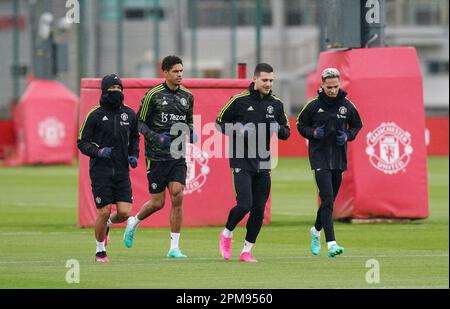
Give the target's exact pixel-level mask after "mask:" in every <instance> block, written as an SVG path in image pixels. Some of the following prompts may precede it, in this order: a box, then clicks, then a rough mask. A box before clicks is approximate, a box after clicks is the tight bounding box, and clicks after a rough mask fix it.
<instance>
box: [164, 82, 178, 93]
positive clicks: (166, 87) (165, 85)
mask: <svg viewBox="0 0 450 309" xmlns="http://www.w3.org/2000/svg"><path fill="white" fill-rule="evenodd" d="M163 86H164V88H165V89H166V90H167V91H169V92H173V93H176V92H177V91H178V90H180V86H178V87H177V89H175V90H172V89H170V88H169V86H167V84H166V82H164V83H163Z"/></svg>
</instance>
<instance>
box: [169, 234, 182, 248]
mask: <svg viewBox="0 0 450 309" xmlns="http://www.w3.org/2000/svg"><path fill="white" fill-rule="evenodd" d="M179 240H180V233H170V249H171V250H172V249H176V248H178V242H179Z"/></svg>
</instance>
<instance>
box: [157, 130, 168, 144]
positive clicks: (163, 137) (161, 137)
mask: <svg viewBox="0 0 450 309" xmlns="http://www.w3.org/2000/svg"><path fill="white" fill-rule="evenodd" d="M156 142H157V143H158V145H159V146H160V147H162V148H168V147H170V142H171V138H170V133H169V132H163V133H161V134H158V136H157V137H156Z"/></svg>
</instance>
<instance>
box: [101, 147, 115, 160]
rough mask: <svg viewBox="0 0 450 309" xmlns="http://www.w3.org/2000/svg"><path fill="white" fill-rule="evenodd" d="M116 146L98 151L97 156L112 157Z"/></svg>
mask: <svg viewBox="0 0 450 309" xmlns="http://www.w3.org/2000/svg"><path fill="white" fill-rule="evenodd" d="M113 149H114V147H105V148H102V149H100V150H99V151H98V153H97V156H98V157H99V158H103V159H110V158H111V153H112V151H113Z"/></svg>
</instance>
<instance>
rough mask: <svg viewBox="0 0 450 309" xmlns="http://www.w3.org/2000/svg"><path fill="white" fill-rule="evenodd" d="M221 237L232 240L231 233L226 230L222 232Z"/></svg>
mask: <svg viewBox="0 0 450 309" xmlns="http://www.w3.org/2000/svg"><path fill="white" fill-rule="evenodd" d="M222 235H223V236H224V237H226V238H233V231H230V230H229V229H227V228H226V229H224V230H223V232H222Z"/></svg>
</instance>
